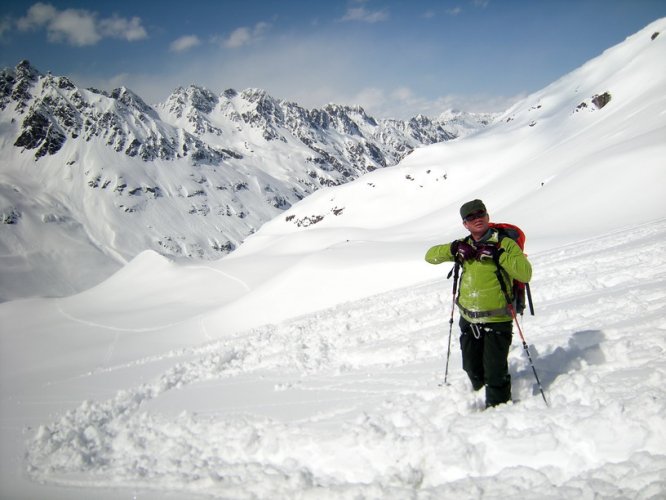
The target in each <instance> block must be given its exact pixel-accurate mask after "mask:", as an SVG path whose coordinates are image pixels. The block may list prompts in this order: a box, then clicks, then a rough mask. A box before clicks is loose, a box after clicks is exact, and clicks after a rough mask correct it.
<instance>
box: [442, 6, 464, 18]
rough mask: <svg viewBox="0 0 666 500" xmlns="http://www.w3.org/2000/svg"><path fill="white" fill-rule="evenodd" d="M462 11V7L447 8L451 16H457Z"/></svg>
mask: <svg viewBox="0 0 666 500" xmlns="http://www.w3.org/2000/svg"><path fill="white" fill-rule="evenodd" d="M461 12H462V9H461V8H460V7H454V8H452V9H447V11H446V13H447V14H448V15H450V16H457V15H458V14H460V13H461Z"/></svg>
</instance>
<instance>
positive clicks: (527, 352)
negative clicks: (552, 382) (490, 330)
mask: <svg viewBox="0 0 666 500" xmlns="http://www.w3.org/2000/svg"><path fill="white" fill-rule="evenodd" d="M508 307H509V310H510V311H511V315H512V316H513V320H514V321H515V322H516V326H517V327H518V333H519V334H520V340H522V342H523V349H525V354H527V359H529V360H530V365H531V366H532V372H534V378H535V379H536V382H537V385H538V386H539V391H541V397H542V398H543V402H544V403H546V406H548V407H550V405H549V404H548V401H547V400H546V395H545V394H544V392H543V387H541V381H540V380H539V376H538V375H537V372H536V368H535V367H534V362H533V361H532V356H531V355H530V349H529V348H528V347H527V342H526V341H525V336H524V335H523V330H522V328H520V323H519V322H518V317H517V316H516V311H515V310H514V308H513V305H512V304H509V305H508Z"/></svg>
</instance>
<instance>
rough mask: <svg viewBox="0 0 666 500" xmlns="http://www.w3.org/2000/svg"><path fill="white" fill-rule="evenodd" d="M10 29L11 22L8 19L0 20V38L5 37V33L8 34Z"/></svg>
mask: <svg viewBox="0 0 666 500" xmlns="http://www.w3.org/2000/svg"><path fill="white" fill-rule="evenodd" d="M11 29H12V21H11V19H10V18H9V17H3V18H2V19H0V38H2V37H3V36H5V33H8V32H9V31H11Z"/></svg>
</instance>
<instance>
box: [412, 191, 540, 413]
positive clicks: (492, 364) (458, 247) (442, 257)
mask: <svg viewBox="0 0 666 500" xmlns="http://www.w3.org/2000/svg"><path fill="white" fill-rule="evenodd" d="M460 216H461V217H462V221H463V226H464V227H465V228H466V229H467V230H468V231H469V233H470V235H469V236H467V237H465V238H462V239H459V240H455V241H453V242H452V243H448V244H444V245H436V246H434V247H432V248H430V249H429V250H428V252H427V253H426V256H425V260H426V261H427V262H429V263H431V264H441V263H442V262H451V261H456V262H457V263H458V264H460V265H462V276H461V278H460V289H459V292H458V298H457V300H456V303H457V304H458V309H459V310H460V323H459V324H460V330H461V335H460V349H461V351H462V361H463V370H464V371H465V372H467V375H468V376H469V379H470V381H471V382H472V387H473V388H474V390H475V391H478V390H480V389H481V388H483V387H484V386H485V388H486V394H485V396H486V408H487V407H489V406H496V405H499V404H502V403H506V402H508V401H509V400H510V399H511V375H510V374H509V365H508V356H509V347H510V346H511V339H512V335H513V323H512V319H513V318H512V315H511V311H510V309H509V307H508V305H507V300H506V295H505V294H504V292H503V291H502V286H501V285H500V282H499V278H500V277H501V278H502V279H503V280H504V283H505V287H506V289H507V290H511V289H512V286H511V284H512V282H513V280H514V279H516V280H518V281H521V282H523V283H527V282H528V281H529V280H530V278H531V276H532V266H531V264H530V263H529V261H528V260H527V257H526V256H525V255H524V254H523V252H522V250H521V249H520V247H519V246H518V245H517V244H516V242H515V241H513V240H512V239H511V238H508V237H503V238H502V237H500V235H499V233H498V231H497V230H496V229H493V228H491V227H490V218H489V216H488V211H487V210H486V207H485V205H484V204H483V202H482V201H481V200H472V201H469V202H467V203H465V204H464V205H463V206H462V207H460ZM498 270H499V272H498Z"/></svg>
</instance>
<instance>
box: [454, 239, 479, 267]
mask: <svg viewBox="0 0 666 500" xmlns="http://www.w3.org/2000/svg"><path fill="white" fill-rule="evenodd" d="M451 254H452V255H453V256H454V257H455V259H456V260H459V261H460V262H464V261H466V260H471V259H475V258H476V248H474V247H473V246H472V245H470V244H469V243H465V242H464V241H460V240H456V241H454V242H453V243H451Z"/></svg>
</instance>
